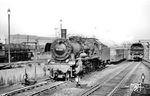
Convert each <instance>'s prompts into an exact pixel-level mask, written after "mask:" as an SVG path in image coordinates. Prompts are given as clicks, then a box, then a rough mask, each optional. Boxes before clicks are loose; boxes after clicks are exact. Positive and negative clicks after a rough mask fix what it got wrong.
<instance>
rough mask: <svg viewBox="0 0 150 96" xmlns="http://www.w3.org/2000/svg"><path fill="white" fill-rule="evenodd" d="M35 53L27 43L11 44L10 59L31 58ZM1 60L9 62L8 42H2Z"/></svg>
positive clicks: (0, 46)
mask: <svg viewBox="0 0 150 96" xmlns="http://www.w3.org/2000/svg"><path fill="white" fill-rule="evenodd" d="M31 57H33V53H32V52H31V50H30V49H29V47H28V46H27V45H23V44H13V43H11V44H10V61H24V60H30V59H31ZM0 62H1V63H2V62H8V44H2V43H0Z"/></svg>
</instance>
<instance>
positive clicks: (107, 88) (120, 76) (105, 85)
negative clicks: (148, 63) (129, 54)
mask: <svg viewBox="0 0 150 96" xmlns="http://www.w3.org/2000/svg"><path fill="white" fill-rule="evenodd" d="M139 65H140V63H138V64H136V66H135V65H134V64H132V65H131V66H128V67H127V68H125V69H124V70H122V71H121V72H120V73H117V74H116V75H114V76H110V77H107V78H106V79H104V80H103V81H101V82H100V83H98V84H96V85H95V86H93V87H91V88H89V89H87V90H85V91H84V92H82V93H80V94H79V95H78V96H115V95H114V94H115V93H116V92H117V90H119V89H120V88H121V87H122V86H124V84H125V83H126V82H127V80H128V79H129V78H130V76H131V75H132V73H133V72H134V71H135V70H136V68H137V67H138V66H139Z"/></svg>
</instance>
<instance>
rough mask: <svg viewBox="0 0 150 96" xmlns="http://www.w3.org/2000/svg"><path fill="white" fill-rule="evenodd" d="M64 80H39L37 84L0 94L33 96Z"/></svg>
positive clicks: (61, 83)
mask: <svg viewBox="0 0 150 96" xmlns="http://www.w3.org/2000/svg"><path fill="white" fill-rule="evenodd" d="M65 83H66V82H47V81H44V82H40V83H38V84H35V85H32V86H27V87H23V88H20V89H16V90H13V91H10V92H7V93H3V94H1V95H0V96H34V95H37V94H40V93H41V92H44V91H45V90H50V89H53V90H54V89H56V88H57V87H59V86H61V85H63V84H65Z"/></svg>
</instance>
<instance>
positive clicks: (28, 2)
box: [0, 0, 150, 43]
mask: <svg viewBox="0 0 150 96" xmlns="http://www.w3.org/2000/svg"><path fill="white" fill-rule="evenodd" d="M8 8H10V10H11V34H26V35H38V36H46V37H47V36H52V37H54V36H56V35H58V34H56V32H58V31H59V29H57V28H60V19H62V24H63V28H66V29H68V34H71V35H72V34H73V35H82V36H87V37H96V38H98V39H100V40H104V41H111V42H115V43H121V42H124V41H131V40H134V39H149V38H150V0H0V34H1V38H2V40H3V39H4V38H6V37H7V33H8V32H7V22H8V21H7V9H8ZM56 29H57V30H56Z"/></svg>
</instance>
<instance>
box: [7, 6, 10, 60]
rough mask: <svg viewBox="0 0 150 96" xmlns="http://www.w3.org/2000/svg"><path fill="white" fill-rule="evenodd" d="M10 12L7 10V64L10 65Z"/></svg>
mask: <svg viewBox="0 0 150 96" xmlns="http://www.w3.org/2000/svg"><path fill="white" fill-rule="evenodd" d="M10 12H11V11H10V9H8V10H7V13H8V63H10Z"/></svg>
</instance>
